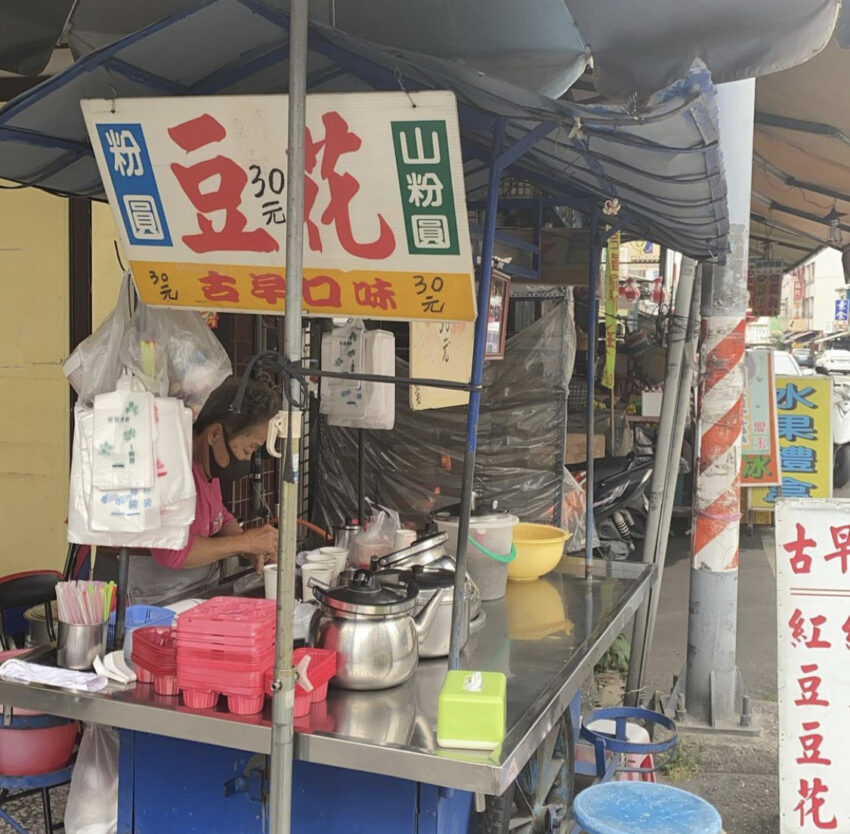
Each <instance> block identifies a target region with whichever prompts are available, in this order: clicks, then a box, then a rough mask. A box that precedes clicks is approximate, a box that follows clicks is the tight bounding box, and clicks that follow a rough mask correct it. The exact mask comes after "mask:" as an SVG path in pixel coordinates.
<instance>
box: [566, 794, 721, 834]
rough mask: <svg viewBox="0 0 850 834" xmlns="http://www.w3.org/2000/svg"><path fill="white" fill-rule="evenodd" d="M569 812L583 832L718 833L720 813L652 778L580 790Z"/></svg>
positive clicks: (693, 797) (694, 797) (591, 833)
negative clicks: (654, 781) (571, 811)
mask: <svg viewBox="0 0 850 834" xmlns="http://www.w3.org/2000/svg"><path fill="white" fill-rule="evenodd" d="M573 816H574V817H575V821H576V822H577V823H578V824H579V826H580V827H581V828H582V829H583V830H584V831H585V832H586V834H721V832H722V831H723V823H722V821H721V819H720V814H718V813H717V811H716V810H715V809H714V806H712V805H709V803H708V802H706V801H705V800H704V799H700V798H699V797H698V796H694V794H692V793H688V792H687V791H683V790H679V788H671V787H670V786H669V785H659V784H654V783H652V782H606V783H605V784H602V785H593V786H592V787H589V788H587V789H586V790H583V791H582V792H581V793H580V794H579V795H578V796H577V797H576V798H575V800H574V801H573Z"/></svg>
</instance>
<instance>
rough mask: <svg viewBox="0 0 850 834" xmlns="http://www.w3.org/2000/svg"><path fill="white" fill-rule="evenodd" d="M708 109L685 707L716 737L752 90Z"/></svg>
mask: <svg viewBox="0 0 850 834" xmlns="http://www.w3.org/2000/svg"><path fill="white" fill-rule="evenodd" d="M717 105H718V112H719V121H720V149H721V152H722V154H723V161H724V164H725V168H726V182H727V188H728V201H729V224H730V235H729V239H730V244H731V252H730V253H729V255H728V256H727V261H726V264H725V265H724V266H714V267H713V268H712V270H711V277H710V286H708V287H706V291H704V292H703V307H702V323H703V326H702V367H701V371H702V373H701V386H700V409H699V444H700V445H699V462H698V469H697V476H696V487H695V494H694V511H695V520H694V534H693V541H692V552H693V562H692V566H691V596H690V618H689V623H688V660H687V667H686V703H685V705H686V709H687V712H688V715H689V717H690V718H691V719H693V720H695V721H696V722H698V723H700V724H708V725H710V726H713V727H716V728H720V727H722V726H723V725H727V726H730V725H737V724H738V723H739V720H738V712H739V710H740V703H739V696H740V695H741V694H742V686H741V685H740V680H739V674H738V669H737V663H736V657H735V651H736V636H737V614H738V540H739V532H740V497H741V480H740V472H741V421H742V411H743V395H744V365H743V358H744V349H745V325H746V311H747V303H748V298H747V266H748V263H747V262H748V248H749V234H750V190H751V181H752V177H751V171H752V159H753V112H754V105H755V80H754V79H748V80H745V81H736V82H733V83H729V84H721V85H719V86H718V91H717Z"/></svg>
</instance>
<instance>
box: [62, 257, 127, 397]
mask: <svg viewBox="0 0 850 834" xmlns="http://www.w3.org/2000/svg"><path fill="white" fill-rule="evenodd" d="M133 292H134V290H133V286H132V284H131V281H130V274H129V273H127V274H125V275H124V279H123V281H122V282H121V289H120V290H119V292H118V300H117V301H116V303H115V309H114V310H113V311H112V312H111V313H110V314H109V315H108V316H107V317H106V318H105V319H104V320H103V322H102V323H101V325H100V327H98V328H97V330H95V331H94V333H92V334H91V335H90V336H88V337H87V338H86V339H84V340H83V341H82V342H80V344H79V345H77V347H76V348H75V349H74V351H73V353H72V354H71V355H70V356H69V357H68V360H67V361H66V362H65V365H64V366H63V368H62V370H63V372H64V374H65V376H66V377H67V378H68V382H70V383H71V387H72V388H73V389H74V390H75V391H76V392H77V396H78V398H79V401H80V402H81V403H83V404H84V405H91V404H92V403H93V402H94V398H95V397H96V396H97V395H98V394H104V393H106V392H107V391H114V390H115V386H116V385H117V383H118V380H119V378H120V377H121V373H122V372H123V370H124V363H123V362H122V361H121V357H120V349H121V343H122V341H123V340H124V334H125V331H126V330H127V327H128V326H129V323H130V315H131V312H130V303H131V299H132V296H133Z"/></svg>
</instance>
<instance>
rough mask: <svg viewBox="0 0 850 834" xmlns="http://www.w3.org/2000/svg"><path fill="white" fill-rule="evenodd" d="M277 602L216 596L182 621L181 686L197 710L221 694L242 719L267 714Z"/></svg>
mask: <svg viewBox="0 0 850 834" xmlns="http://www.w3.org/2000/svg"><path fill="white" fill-rule="evenodd" d="M274 638H275V603H274V601H273V600H266V599H249V598H239V597H216V598H214V599H211V600H208V601H207V602H204V603H202V604H201V605H199V606H197V607H196V608H193V609H192V610H191V611H186V612H184V613H183V614H181V615H180V617H179V618H178V620H177V686H178V687H179V689H180V690H181V692H182V694H183V701H184V703H185V704H186V706H187V707H189V708H191V709H210V708H212V707H214V706H215V705H216V704H217V703H218V699H219V695H226V696H227V708H228V709H229V710H230V712H232V713H236V714H238V715H253V714H255V713H258V712H260V711H261V710H262V709H263V700H264V698H265V686H264V684H265V680H264V678H265V673H266V671H267V670H268V669H269V667H270V666H272V665H273V663H274Z"/></svg>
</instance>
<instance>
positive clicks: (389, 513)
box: [348, 507, 401, 568]
mask: <svg viewBox="0 0 850 834" xmlns="http://www.w3.org/2000/svg"><path fill="white" fill-rule="evenodd" d="M400 527H401V520H400V518H399V514H398V513H397V512H395V510H389V509H386V508H385V507H381V508H380V509H378V512H377V513H376V514H375V515H373V516H372V518H371V520H370V521H369V523H368V525H367V526H366V529H365V530H361V531H360V532H359V533H358V534H357V535H356V536H355V537H354V538H353V539H352V541H351V547H350V548H349V553H348V561H349V563H350V564H351V565H352V566H353V567H356V568H368V567H369V565H370V563H371V560H372V557H373V556H386V555H387V553H392V552H393V545H394V542H395V534H396V530H398V529H399V528H400Z"/></svg>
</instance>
